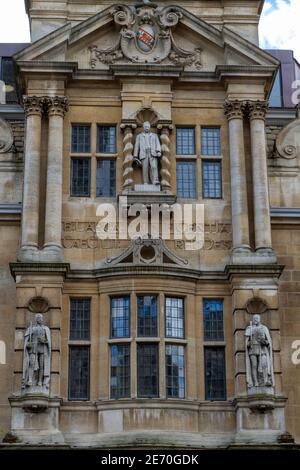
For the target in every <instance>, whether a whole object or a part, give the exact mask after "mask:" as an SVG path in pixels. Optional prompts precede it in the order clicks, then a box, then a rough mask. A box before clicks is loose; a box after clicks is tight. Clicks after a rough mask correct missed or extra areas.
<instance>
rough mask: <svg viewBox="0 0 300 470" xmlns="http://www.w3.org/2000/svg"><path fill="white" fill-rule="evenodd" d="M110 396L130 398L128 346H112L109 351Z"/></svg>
mask: <svg viewBox="0 0 300 470" xmlns="http://www.w3.org/2000/svg"><path fill="white" fill-rule="evenodd" d="M110 396H111V398H129V397H130V346H129V345H128V344H114V345H113V346H111V349H110Z"/></svg>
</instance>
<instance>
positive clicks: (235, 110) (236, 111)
mask: <svg viewBox="0 0 300 470" xmlns="http://www.w3.org/2000/svg"><path fill="white" fill-rule="evenodd" d="M245 111H246V103H245V102H244V101H239V100H232V101H231V100H226V101H225V103H224V114H225V116H226V117H227V119H228V120H230V119H243V116H244V113H245Z"/></svg>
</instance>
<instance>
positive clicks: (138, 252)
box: [105, 238, 188, 267]
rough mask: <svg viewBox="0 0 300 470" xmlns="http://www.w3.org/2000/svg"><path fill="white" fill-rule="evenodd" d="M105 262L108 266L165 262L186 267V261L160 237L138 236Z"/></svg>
mask: <svg viewBox="0 0 300 470" xmlns="http://www.w3.org/2000/svg"><path fill="white" fill-rule="evenodd" d="M105 264H106V265H109V266H116V265H122V264H133V265H142V266H147V265H148V266H150V265H164V264H165V265H173V266H174V265H177V266H183V267H187V266H188V261H187V260H186V259H183V258H180V257H179V256H177V255H176V254H175V253H173V252H172V251H171V250H170V249H169V248H168V247H167V245H166V244H165V243H164V241H163V240H162V239H160V238H157V239H150V238H149V239H141V238H138V239H136V240H133V241H132V242H131V244H130V245H129V247H128V248H126V250H125V251H123V253H121V254H119V255H117V256H115V257H112V258H106V260H105Z"/></svg>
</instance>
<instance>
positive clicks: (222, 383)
mask: <svg viewBox="0 0 300 470" xmlns="http://www.w3.org/2000/svg"><path fill="white" fill-rule="evenodd" d="M204 358H205V399H206V400H216V401H217V400H221V401H222V400H226V374H225V348H222V347H211V346H209V347H205V348H204Z"/></svg>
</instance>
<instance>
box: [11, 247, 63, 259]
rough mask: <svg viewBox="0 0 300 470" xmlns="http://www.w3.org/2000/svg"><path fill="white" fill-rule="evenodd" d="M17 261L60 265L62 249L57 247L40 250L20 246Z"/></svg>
mask: <svg viewBox="0 0 300 470" xmlns="http://www.w3.org/2000/svg"><path fill="white" fill-rule="evenodd" d="M17 259H18V261H20V262H21V263H62V262H63V261H64V254H63V249H62V247H59V246H57V245H49V246H44V248H43V249H42V250H39V249H38V248H37V247H34V246H22V248H20V250H19V252H18V257H17Z"/></svg>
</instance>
